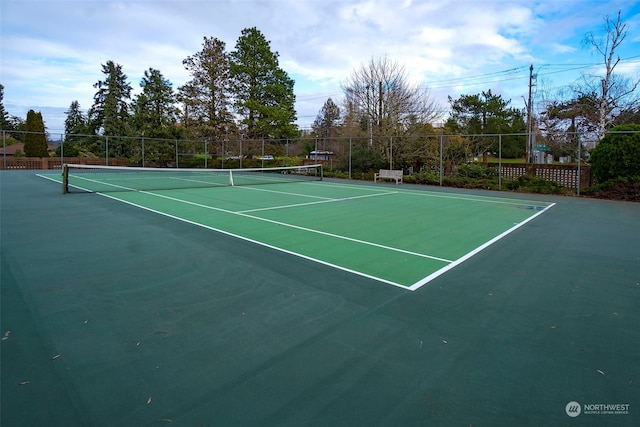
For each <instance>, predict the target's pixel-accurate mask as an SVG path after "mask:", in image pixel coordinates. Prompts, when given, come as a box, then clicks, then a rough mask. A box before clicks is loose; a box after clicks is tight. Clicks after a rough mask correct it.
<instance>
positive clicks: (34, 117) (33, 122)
mask: <svg viewBox="0 0 640 427" xmlns="http://www.w3.org/2000/svg"><path fill="white" fill-rule="evenodd" d="M26 131H27V133H26V134H25V136H24V155H25V156H27V157H48V156H49V153H48V152H47V148H48V144H47V136H46V134H45V128H44V121H43V120H42V114H41V113H40V112H37V113H36V112H35V111H33V110H29V112H28V113H27V122H26Z"/></svg>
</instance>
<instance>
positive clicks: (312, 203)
mask: <svg viewBox="0 0 640 427" xmlns="http://www.w3.org/2000/svg"><path fill="white" fill-rule="evenodd" d="M390 194H397V192H395V191H394V192H391V193H379V194H366V195H363V196H353V197H342V198H339V199H329V198H326V197H323V199H326V200H321V201H317V202H307V203H296V204H292V205H282V206H272V207H269V208H258V209H248V210H244V211H237V213H241V214H244V213H248V212H262V211H272V210H275V209H288V208H297V207H299V206H309V205H318V204H321V203H335V202H346V201H349V200H355V199H364V198H367V197H379V196H388V195H390Z"/></svg>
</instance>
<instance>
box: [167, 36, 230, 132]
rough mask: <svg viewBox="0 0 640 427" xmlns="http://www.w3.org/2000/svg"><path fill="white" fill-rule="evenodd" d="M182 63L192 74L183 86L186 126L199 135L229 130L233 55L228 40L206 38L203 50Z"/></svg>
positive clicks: (181, 95)
mask: <svg viewBox="0 0 640 427" xmlns="http://www.w3.org/2000/svg"><path fill="white" fill-rule="evenodd" d="M182 64H183V65H184V67H185V68H186V69H187V70H188V71H189V72H190V73H191V77H192V79H191V80H190V81H188V82H187V83H186V84H185V85H184V86H182V87H181V88H180V99H181V101H182V102H183V103H184V109H185V111H184V123H183V124H184V126H185V127H187V129H188V130H189V131H190V133H191V136H192V137H195V138H201V137H206V138H213V137H215V136H218V135H222V134H224V133H226V129H227V128H228V127H229V126H230V124H231V123H232V122H233V117H232V115H231V113H230V111H229V106H230V92H229V83H230V80H229V58H228V55H227V53H226V52H225V44H224V42H223V41H221V40H218V39H216V38H213V37H212V38H207V37H205V38H204V42H203V45H202V50H201V51H200V52H198V53H196V54H195V55H193V56H189V57H187V58H186V59H185V60H184V61H182Z"/></svg>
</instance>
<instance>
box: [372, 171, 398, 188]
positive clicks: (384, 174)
mask: <svg viewBox="0 0 640 427" xmlns="http://www.w3.org/2000/svg"><path fill="white" fill-rule="evenodd" d="M381 179H393V180H395V181H396V185H398V184H402V171H401V170H388V169H380V172H378V173H377V174H375V175H374V176H373V182H378V180H381Z"/></svg>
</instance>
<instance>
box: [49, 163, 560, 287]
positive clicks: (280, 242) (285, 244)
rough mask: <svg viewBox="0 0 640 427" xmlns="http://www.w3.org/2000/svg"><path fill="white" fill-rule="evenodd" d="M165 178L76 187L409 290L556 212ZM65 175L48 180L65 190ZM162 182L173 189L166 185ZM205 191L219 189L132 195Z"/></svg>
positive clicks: (451, 197) (85, 179) (542, 206)
mask: <svg viewBox="0 0 640 427" xmlns="http://www.w3.org/2000/svg"><path fill="white" fill-rule="evenodd" d="M143 172H144V171H143ZM163 172H167V171H166V170H162V171H158V172H152V171H151V170H150V171H149V173H148V174H144V175H140V176H137V175H136V176H133V177H128V176H126V175H125V176H124V177H122V175H119V174H101V173H91V172H89V173H83V174H82V175H81V176H77V177H76V176H71V177H70V179H69V184H70V185H71V186H73V187H75V188H78V189H85V190H90V191H95V192H98V194H102V195H105V196H107V197H109V198H111V199H114V200H118V201H121V202H124V203H128V204H131V205H134V206H137V207H140V208H142V209H147V210H150V211H153V212H156V213H159V214H161V215H166V216H169V217H171V218H175V219H177V220H180V221H185V222H188V223H190V224H193V225H197V226H200V227H203V228H205V229H208V230H213V231H217V232H221V233H225V234H228V235H232V236H235V237H238V238H241V239H244V240H248V241H251V242H254V243H256V244H259V245H263V246H267V247H269V248H273V249H277V250H279V251H283V252H286V253H289V254H293V255H297V256H300V257H303V258H306V259H309V260H313V261H316V262H319V263H322V264H325V265H329V266H332V267H335V268H338V269H341V270H345V271H348V272H351V273H354V274H358V275H361V276H365V277H368V278H371V279H374V280H377V281H380V282H384V283H387V284H391V285H395V286H401V287H405V288H408V289H411V290H415V289H417V288H419V287H420V286H422V285H424V284H426V283H428V282H429V281H430V280H432V279H433V278H435V277H437V276H439V275H440V274H442V273H444V272H446V271H448V270H449V269H451V268H452V267H455V266H456V265H458V264H459V263H461V262H462V261H464V260H466V259H468V258H469V257H470V256H472V255H474V254H476V253H477V252H478V251H480V250H482V249H483V248H485V247H486V246H487V245H489V244H491V243H493V242H495V241H496V240H498V239H500V238H502V237H504V236H506V235H508V234H509V233H510V232H512V231H513V230H515V229H517V228H518V227H520V226H522V225H523V224H525V223H526V222H528V221H529V220H531V219H533V218H535V217H536V216H537V215H540V214H541V213H543V212H545V211H546V210H547V209H548V208H550V207H551V206H553V204H551V203H544V202H531V201H523V200H510V199H502V198H497V197H483V196H473V195H466V196H464V195H456V194H441V193H433V192H424V191H411V190H403V189H399V188H397V187H389V186H370V185H367V186H365V185H348V184H339V183H329V182H326V181H312V182H308V181H289V180H287V182H285V183H279V182H276V183H271V184H270V185H237V183H236V185H234V186H229V185H224V182H225V181H228V180H229V178H228V176H227V175H228V174H224V173H222V174H217V173H208V174H207V173H199V174H198V175H188V176H187V175H180V174H179V173H178V174H176V175H175V176H173V175H172V174H171V173H170V172H169V174H167V173H163ZM205 172H207V171H205ZM59 175H60V174H59V173H58V174H41V175H40V176H42V177H44V178H48V179H51V180H54V181H60V176H59ZM157 175H169V176H170V177H169V178H166V177H158V176H157ZM207 175H211V176H212V177H213V179H211V177H209V176H207ZM280 176H281V175H280V174H278V175H277V176H276V178H279V177H280ZM161 178H165V180H166V181H168V183H167V182H160V181H159V180H160V179H161ZM176 180H179V183H178V184H175V181H176ZM237 180H238V178H236V181H237ZM203 183H208V184H211V183H212V184H213V185H214V187H210V186H209V187H205V188H176V189H170V190H138V191H128V190H132V189H137V188H153V186H154V185H155V186H157V187H159V188H165V187H170V186H171V185H172V184H173V185H180V186H182V185H186V186H189V185H194V184H196V185H200V184H203ZM68 197H76V196H75V195H71V196H68Z"/></svg>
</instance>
